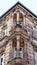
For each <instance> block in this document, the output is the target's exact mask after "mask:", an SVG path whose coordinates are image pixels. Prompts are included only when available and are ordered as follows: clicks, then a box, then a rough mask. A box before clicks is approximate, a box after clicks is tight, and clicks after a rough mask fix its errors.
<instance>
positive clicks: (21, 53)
mask: <svg viewBox="0 0 37 65" xmlns="http://www.w3.org/2000/svg"><path fill="white" fill-rule="evenodd" d="M19 56H20V58H23V50H22V48H20V54H19Z"/></svg>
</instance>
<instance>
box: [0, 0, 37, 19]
mask: <svg viewBox="0 0 37 65" xmlns="http://www.w3.org/2000/svg"><path fill="white" fill-rule="evenodd" d="M18 4H19V5H21V6H22V7H23V8H25V9H26V10H27V11H28V12H29V13H31V14H32V15H33V16H34V17H36V18H37V16H36V15H35V14H34V13H33V12H32V11H30V10H29V9H28V8H27V7H25V6H24V5H23V4H21V3H20V2H19V1H18V2H17V3H16V4H15V5H14V6H12V7H11V8H10V9H9V10H8V11H6V12H5V13H4V14H3V15H2V16H1V17H0V19H1V18H2V17H3V16H5V15H6V14H7V13H8V12H9V11H10V10H12V9H13V8H14V7H15V6H16V5H18Z"/></svg>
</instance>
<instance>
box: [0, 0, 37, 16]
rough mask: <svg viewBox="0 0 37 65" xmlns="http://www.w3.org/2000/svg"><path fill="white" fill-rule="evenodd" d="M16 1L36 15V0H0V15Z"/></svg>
mask: <svg viewBox="0 0 37 65" xmlns="http://www.w3.org/2000/svg"><path fill="white" fill-rule="evenodd" d="M18 1H19V2H20V3H22V4H23V5H24V6H26V7H27V8H28V9H29V10H31V11H32V12H33V13H34V14H35V15H37V0H0V16H2V15H3V14H4V13H5V12H6V11H7V10H8V9H10V8H11V7H12V6H13V5H14V4H15V3H16V2H18Z"/></svg>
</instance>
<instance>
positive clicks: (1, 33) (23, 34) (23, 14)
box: [0, 2, 37, 65]
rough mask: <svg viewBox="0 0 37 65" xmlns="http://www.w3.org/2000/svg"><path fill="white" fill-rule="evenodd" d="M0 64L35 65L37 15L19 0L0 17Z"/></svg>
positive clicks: (36, 59)
mask: <svg viewBox="0 0 37 65" xmlns="http://www.w3.org/2000/svg"><path fill="white" fill-rule="evenodd" d="M0 65H37V17H36V16H35V15H34V14H33V13H32V12H30V11H29V10H28V9H27V8H26V7H24V6H23V5H22V4H21V3H19V2H17V3H16V4H15V5H14V6H13V7H12V8H11V9H10V10H8V12H6V13H5V14H4V15H3V16H1V17H0Z"/></svg>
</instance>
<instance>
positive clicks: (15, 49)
mask: <svg viewBox="0 0 37 65" xmlns="http://www.w3.org/2000/svg"><path fill="white" fill-rule="evenodd" d="M16 51H17V48H14V58H16Z"/></svg>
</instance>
